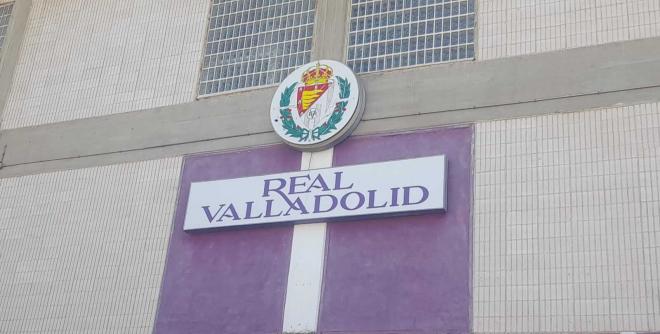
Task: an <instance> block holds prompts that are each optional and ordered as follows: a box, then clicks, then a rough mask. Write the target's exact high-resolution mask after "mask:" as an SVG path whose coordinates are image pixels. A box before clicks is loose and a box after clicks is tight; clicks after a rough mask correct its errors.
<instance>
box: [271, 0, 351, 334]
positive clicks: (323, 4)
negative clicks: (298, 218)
mask: <svg viewBox="0 0 660 334" xmlns="http://www.w3.org/2000/svg"><path fill="white" fill-rule="evenodd" d="M350 6H351V4H350V0H318V1H317V4H316V18H315V23H314V37H313V43H312V60H317V59H332V60H337V61H342V62H343V61H344V57H345V53H346V52H345V50H346V36H347V34H346V31H347V29H348V20H349V10H350ZM333 151H334V150H333V149H332V148H330V149H327V150H325V151H321V152H314V153H303V156H302V161H301V166H300V167H301V170H307V169H315V168H324V167H331V166H332V157H333ZM325 241H326V223H316V224H304V225H296V226H295V227H294V229H293V240H292V245H291V262H290V264H289V280H288V283H287V294H286V302H285V306H284V326H283V327H284V328H283V332H284V333H315V332H316V330H317V325H318V315H319V305H320V301H321V287H322V286H323V270H324V260H325Z"/></svg>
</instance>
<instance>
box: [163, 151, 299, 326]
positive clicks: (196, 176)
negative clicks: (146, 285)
mask: <svg viewBox="0 0 660 334" xmlns="http://www.w3.org/2000/svg"><path fill="white" fill-rule="evenodd" d="M300 157H301V154H300V152H296V151H294V150H291V149H289V148H287V147H285V146H283V145H277V146H271V147H266V148H258V149H253V150H246V151H241V152H232V153H223V154H210V155H204V156H192V157H187V158H186V159H185V160H184V168H183V174H182V177H181V188H180V191H179V200H178V203H177V208H176V213H175V219H174V230H173V232H172V236H171V239H170V245H169V250H168V255H167V262H166V266H165V273H164V277H163V284H162V287H161V293H160V300H159V307H158V311H157V315H156V323H155V326H154V332H155V333H235V334H241V333H245V334H260V333H280V332H281V330H282V319H283V314H284V298H285V294H286V283H287V274H288V270H289V258H290V252H291V238H292V234H293V228H292V227H291V226H286V225H285V226H274V227H273V226H270V227H259V228H254V229H241V230H231V231H229V230H225V231H222V232H209V233H204V234H189V233H185V232H183V217H184V216H185V204H186V203H187V197H188V192H189V189H190V183H191V182H195V181H206V180H217V179H227V178H235V177H243V176H253V175H261V174H270V173H279V172H287V171H294V170H299V169H300Z"/></svg>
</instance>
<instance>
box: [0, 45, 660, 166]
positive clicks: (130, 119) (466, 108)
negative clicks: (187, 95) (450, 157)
mask: <svg viewBox="0 0 660 334" xmlns="http://www.w3.org/2000/svg"><path fill="white" fill-rule="evenodd" d="M659 55H660V38H649V39H644V40H636V41H627V42H619V43H612V44H605V45H601V46H594V47H587V48H579V49H571V50H565V51H558V52H551V53H541V54H535V55H528V56H521V57H512V58H503V59H496V60H489V61H476V62H459V63H453V64H440V65H431V66H423V67H416V68H411V69H405V70H395V71H388V72H382V73H375V74H368V75H362V76H360V77H361V79H362V81H363V83H364V85H365V87H366V92H367V105H366V112H365V117H364V120H363V121H362V122H361V124H360V126H359V127H358V128H357V130H356V132H355V134H357V135H360V134H370V133H377V132H384V131H396V130H407V129H415V128H422V127H432V126H438V125H446V124H457V123H466V122H473V121H478V120H488V119H497V118H508V117H518V116H527V115H535V114H545V113H552V112H567V111H577V110H582V109H588V108H596V107H603V106H611V105H614V104H617V103H624V104H631V103H638V102H650V101H657V100H658V99H660V77H658V76H657V73H658V72H659V71H660V56H659ZM274 91H275V88H274V87H268V88H263V89H255V90H252V91H246V92H239V93H233V94H227V95H220V96H216V97H212V98H207V99H200V100H198V101H195V102H192V103H187V104H180V105H173V106H168V107H161V108H155V109H150V110H142V111H139V112H129V113H124V114H116V115H111V116H104V117H97V118H88V119H80V120H75V121H70V122H63V123H54V124H49V125H44V126H37V127H29V128H19V129H12V130H6V131H3V132H0V151H2V149H3V148H4V147H6V149H5V153H4V158H3V160H2V165H3V168H2V169H0V177H10V176H18V175H25V174H33V173H41V172H47V171H52V170H61V169H68V168H80V167H88V166H95V165H103V164H112V163H120V162H126V161H136V160H145V159H154V158H162V157H169V156H176V155H181V154H187V153H195V152H202V151H214V150H229V149H239V148H243V147H250V146H257V145H263V144H270V143H275V142H278V139H277V138H276V136H275V135H274V134H273V133H272V130H271V128H270V123H269V120H268V116H267V115H268V112H267V110H268V108H269V105H270V101H271V98H272V94H273V92H274ZM1 154H2V153H0V155H1Z"/></svg>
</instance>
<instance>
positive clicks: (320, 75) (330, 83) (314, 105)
mask: <svg viewBox="0 0 660 334" xmlns="http://www.w3.org/2000/svg"><path fill="white" fill-rule="evenodd" d="M332 76H333V73H332V68H331V67H330V66H327V65H321V64H319V63H317V64H316V66H315V67H312V68H310V69H309V70H307V71H305V72H304V73H303V75H302V82H303V86H301V87H298V95H297V109H298V115H299V116H300V118H301V119H302V121H303V123H304V125H305V127H306V128H307V129H309V130H311V129H313V128H315V127H317V126H318V125H320V124H321V123H322V122H323V121H325V120H326V119H327V118H328V117H329V116H330V115H331V114H332V109H333V105H332V100H333V97H334V96H333V95H334V80H332Z"/></svg>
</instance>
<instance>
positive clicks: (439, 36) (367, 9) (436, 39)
mask: <svg viewBox="0 0 660 334" xmlns="http://www.w3.org/2000/svg"><path fill="white" fill-rule="evenodd" d="M351 1H352V5H351V20H350V32H349V38H348V46H349V47H348V57H347V58H348V65H349V66H350V67H351V68H352V69H353V71H355V72H358V73H359V72H362V73H364V72H373V71H381V70H387V69H391V68H399V67H408V66H415V65H420V64H430V63H442V62H448V61H455V60H461V59H474V24H475V23H474V21H475V14H474V13H475V0H460V1H459V0H376V1H374V0H351Z"/></svg>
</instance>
